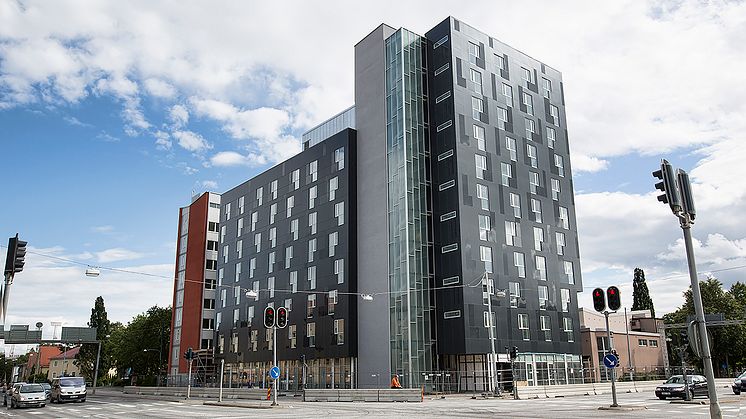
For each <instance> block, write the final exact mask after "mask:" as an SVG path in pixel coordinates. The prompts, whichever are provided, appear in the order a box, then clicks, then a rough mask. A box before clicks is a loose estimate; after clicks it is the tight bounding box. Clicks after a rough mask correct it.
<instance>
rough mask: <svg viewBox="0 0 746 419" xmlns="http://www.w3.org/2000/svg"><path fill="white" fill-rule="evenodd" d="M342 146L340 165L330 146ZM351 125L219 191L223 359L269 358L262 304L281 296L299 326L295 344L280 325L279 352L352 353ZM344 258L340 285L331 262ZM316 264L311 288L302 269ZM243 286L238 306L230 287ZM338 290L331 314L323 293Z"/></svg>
mask: <svg viewBox="0 0 746 419" xmlns="http://www.w3.org/2000/svg"><path fill="white" fill-rule="evenodd" d="M339 148H344V157H345V160H344V168H343V169H342V170H338V169H337V164H336V163H335V160H334V153H335V150H337V149H339ZM314 160H315V161H317V162H318V178H317V180H316V181H315V182H312V181H311V179H310V177H309V172H308V171H309V163H311V162H312V161H314ZM296 169H300V187H299V188H298V189H293V187H292V185H291V182H290V175H291V173H292V172H293V171H294V170H296ZM333 177H337V178H338V189H337V190H336V197H335V199H334V201H331V202H330V200H329V180H330V179H331V178H333ZM274 180H277V181H278V192H277V199H272V194H271V191H270V183H271V182H272V181H274ZM314 185H315V186H316V187H317V198H316V202H315V206H314V208H313V209H309V192H308V191H309V189H310V188H311V187H312V186H314ZM259 187H263V203H262V204H261V205H257V199H256V190H257V188H259ZM355 191H356V131H355V130H353V129H345V130H344V131H342V132H340V133H338V134H335V135H333V136H332V137H330V138H328V139H327V140H325V141H323V142H321V143H319V144H317V145H315V146H312V147H310V148H308V149H306V150H304V151H302V152H301V153H300V154H298V155H296V156H293V157H291V158H290V159H288V160H286V161H284V162H282V163H280V164H278V165H277V166H275V167H273V168H271V169H269V170H267V171H265V172H264V173H261V174H260V175H258V176H256V177H254V178H253V179H250V180H248V181H247V182H244V183H242V184H241V185H239V186H237V187H235V188H233V189H231V190H229V191H227V192H226V193H224V194H223V195H222V204H221V215H220V223H221V226H225V227H226V231H225V238H224V239H222V241H221V243H220V254H219V258H218V270H220V269H223V279H222V285H223V286H224V287H225V288H227V303H226V307H225V308H222V307H221V301H220V293H221V289H222V288H221V286H218V290H217V295H218V297H217V300H216V312H221V313H222V314H221V316H222V320H221V324H220V325H219V329H218V330H217V331H216V340H215V342H216V345H215V347H216V350H215V351H216V357H218V358H225V360H226V362H228V363H231V362H249V361H269V360H271V359H272V352H271V348H268V344H267V341H266V339H265V328H264V325H263V314H264V309H265V307H267V303H268V302H274V306H275V307H280V306H283V305H284V301H285V299H288V298H290V299H292V309H291V311H290V312H289V322H288V323H289V324H290V325H296V339H297V340H296V342H297V345H296V348H290V339H289V337H288V329H287V328H286V329H282V330H278V332H277V348H278V359H280V360H296V359H299V358H300V356H301V355H306V357H307V359H314V358H341V357H356V356H357V327H356V325H357V299H356V298H355V297H354V296H350V295H347V294H345V293H354V292H357V283H356V280H357V279H356V271H357V251H356V243H357V237H356V224H357V219H356V212H357V208H356V202H357V197H356V193H355ZM289 196H294V200H295V204H294V207H293V209H292V215H291V217H289V218H288V217H286V209H287V198H288V197H289ZM240 197H245V198H244V199H245V202H244V211H243V213H242V214H240V213H239V199H240ZM339 202H344V224H343V225H342V226H338V221H337V218H336V217H335V204H336V203H339ZM273 203H277V215H276V218H275V222H274V224H272V225H270V223H269V221H270V206H271V204H273ZM228 205H230V210H231V216H230V219H229V220H226V207H227V206H228ZM253 212H258V214H259V215H258V222H257V226H256V230H255V231H252V230H251V214H252V213H253ZM312 212H316V213H317V232H316V234H313V235H312V234H311V228H310V227H309V218H308V217H309V214H310V213H312ZM239 218H243V220H244V221H243V223H244V225H243V233H242V234H241V236H238V235H237V229H238V219H239ZM295 219H298V239H297V240H293V237H292V235H291V231H290V229H291V220H295ZM271 227H275V228H276V229H277V239H276V245H275V247H274V248H270V241H269V230H270V228H271ZM335 231H336V232H338V244H337V246H336V247H335V255H334V257H329V256H328V255H329V253H328V249H329V246H328V242H329V233H331V232H335ZM255 233H261V235H262V237H261V251H260V252H258V253H257V252H256V248H255V246H254V235H255ZM314 237H315V238H316V241H317V243H316V254H315V258H314V262H313V263H308V241H309V240H310V239H311V238H314ZM238 240H242V241H243V246H242V247H243V254H242V257H241V258H240V259H239V258H237V256H238V254H237V249H236V246H237V242H238ZM226 245H227V246H228V251H229V254H228V262H227V263H224V259H223V257H224V256H223V249H224V246H226ZM291 245H292V246H293V258H292V261H291V265H290V269H286V268H285V249H286V247H287V246H291ZM272 251H274V252H275V255H276V257H275V264H274V270H273V272H272V273H268V263H269V253H270V252H272ZM252 258H256V270H255V272H254V278H249V263H250V262H249V261H250V260H251V259H252ZM336 259H344V260H345V266H344V271H345V275H344V283H343V284H338V283H337V277H336V275H335V274H334V261H335V260H336ZM239 262H240V263H241V273H240V275H239V280H238V281H237V282H236V281H235V271H236V263H239ZM309 266H316V288H315V290H311V289H309V282H308V278H307V268H308V267H309ZM291 271H297V272H298V288H297V290H298V292H296V293H289V292H287V291H285V290H290V272H291ZM269 277H274V278H275V290H276V291H275V294H274V297H273V298H270V297H269V295H270V294H269V292H267V291H266V290H267V289H268V278H269ZM256 280H259V281H260V282H259V284H260V285H259V288H260V289H261V290H262V291H261V292H260V293H259V299H258V301H254V298H249V297H247V296H246V295H245V292H246V290H248V289H251V288H252V287H253V282H254V281H256ZM235 286H240V287H241V289H242V290H241V293H242V295H241V296H240V303H239V305H238V306H236V305H235V298H234V295H233V287H235ZM330 290H337V291H338V296H337V304H336V307H335V310H334V314H328V310H327V298H326V295H327V294H326V293H327V292H328V291H330ZM313 292H315V293H316V308H315V309H314V310H313V315H312V316H311V317H308V316H307V311H306V309H307V297H308V295H309V293H313ZM248 306H253V307H254V316H253V320H252V321H250V322H248V321H247V314H248V313H247V311H248V309H247V308H248ZM235 308H239V309H240V318H239V321H238V327H234V325H235V323H234V319H233V311H234V309H235ZM334 319H344V335H345V336H344V344H340V345H338V344H336V342H335V341H334V338H335V336H334V334H333V331H334V330H333V328H334ZM311 321H312V322H315V324H316V334H315V347H309V346H308V340H307V339H306V324H307V323H308V322H311ZM252 330H257V331H258V336H257V342H258V345H257V346H258V348H257V351H252V350H251V348H250V336H251V331H252ZM233 333H238V337H239V352H238V353H233V352H231V346H230V341H231V335H232V334H233ZM221 335H222V336H223V337H224V342H225V343H224V351H223V353H222V354H221V353H219V349H218V348H217V346H218V339H217V337H218V336H221Z"/></svg>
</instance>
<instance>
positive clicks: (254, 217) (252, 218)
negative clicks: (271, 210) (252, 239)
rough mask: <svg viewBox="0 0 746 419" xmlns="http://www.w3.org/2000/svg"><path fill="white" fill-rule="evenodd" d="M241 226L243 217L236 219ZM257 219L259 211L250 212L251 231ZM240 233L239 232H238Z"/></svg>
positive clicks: (254, 228) (253, 229)
mask: <svg viewBox="0 0 746 419" xmlns="http://www.w3.org/2000/svg"><path fill="white" fill-rule="evenodd" d="M238 221H239V224H240V225H241V227H243V218H242V219H240V220H238ZM257 221H259V213H258V212H252V213H251V231H255V230H256V223H257ZM239 235H240V234H239Z"/></svg>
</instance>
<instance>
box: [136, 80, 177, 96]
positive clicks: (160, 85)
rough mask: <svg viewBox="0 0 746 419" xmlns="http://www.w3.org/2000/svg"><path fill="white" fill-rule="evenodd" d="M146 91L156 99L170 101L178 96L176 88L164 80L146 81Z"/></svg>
mask: <svg viewBox="0 0 746 419" xmlns="http://www.w3.org/2000/svg"><path fill="white" fill-rule="evenodd" d="M143 84H144V86H145V90H147V91H148V93H150V94H151V95H153V96H155V97H160V98H165V99H170V98H173V97H174V96H176V88H174V87H173V86H172V85H171V84H169V83H166V82H165V81H163V80H159V79H156V78H149V79H145V81H144V83H143Z"/></svg>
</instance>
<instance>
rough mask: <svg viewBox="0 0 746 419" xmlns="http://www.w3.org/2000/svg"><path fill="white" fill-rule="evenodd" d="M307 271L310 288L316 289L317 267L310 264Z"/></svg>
mask: <svg viewBox="0 0 746 419" xmlns="http://www.w3.org/2000/svg"><path fill="white" fill-rule="evenodd" d="M307 272H308V289H311V290H315V289H316V267H315V266H309V267H308V270H307Z"/></svg>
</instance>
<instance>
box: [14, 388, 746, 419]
mask: <svg viewBox="0 0 746 419" xmlns="http://www.w3.org/2000/svg"><path fill="white" fill-rule="evenodd" d="M718 390H719V391H718V393H719V396H720V399H721V402H722V403H721V406H722V408H723V413H724V417H726V418H746V395H741V396H736V395H734V394H732V393H731V392H730V391H729V390H728V389H718ZM698 399H699V398H698ZM700 400H705V401H706V400H707V399H700ZM279 401H280V407H277V408H269V403H268V402H256V401H252V402H249V401H238V400H234V401H226V402H224V405H223V406H212V405H204V404H203V403H204V401H203V400H189V401H186V400H178V399H175V398H171V399H165V398H144V397H142V396H133V395H124V394H121V393H117V392H112V391H99V394H98V395H96V396H93V395H89V396H88V401H86V402H85V403H69V404H62V405H57V404H48V405H47V406H46V407H44V408H28V409H12V410H10V409H0V419H2V418H4V417H15V418H49V417H51V418H174V417H179V418H199V417H220V418H246V417H274V418H297V417H345V418H350V417H365V416H386V417H397V416H401V417H406V418H413V417H415V418H418V417H454V418H455V417H458V418H471V417H475V418H487V417H498V416H501V417H512V418H552V419H557V418H573V419H575V418H588V417H606V418H609V417H614V418H617V417H620V418H624V417H641V418H642V417H644V418H684V417H687V418H688V417H693V418H699V417H701V418H707V417H709V410H708V409H709V406H707V405H696V404H672V403H670V402H669V401H662V400H658V399H656V398H655V396H654V395H653V394H652V393H649V392H646V393H624V394H620V395H619V404H620V405H622V406H636V407H639V408H640V410H632V411H612V412H610V411H602V410H599V407H601V406H608V405H609V404H610V402H611V396H609V395H602V396H576V397H565V398H551V399H546V398H545V399H536V400H510V399H477V400H472V399H471V398H470V397H469V396H465V395H459V396H451V397H447V398H445V399H440V398H428V397H426V398H425V401H424V402H423V403H324V402H318V403H311V402H309V403H303V402H301V401H299V400H297V398H294V399H287V400H283V399H282V398H281V399H280V400H279ZM238 406H243V407H238ZM258 407H261V408H258ZM643 407H644V408H645V409H644V410H642V408H643Z"/></svg>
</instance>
